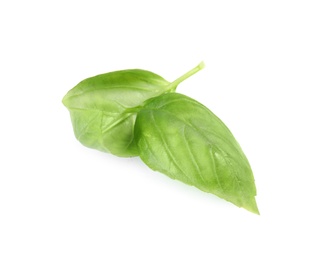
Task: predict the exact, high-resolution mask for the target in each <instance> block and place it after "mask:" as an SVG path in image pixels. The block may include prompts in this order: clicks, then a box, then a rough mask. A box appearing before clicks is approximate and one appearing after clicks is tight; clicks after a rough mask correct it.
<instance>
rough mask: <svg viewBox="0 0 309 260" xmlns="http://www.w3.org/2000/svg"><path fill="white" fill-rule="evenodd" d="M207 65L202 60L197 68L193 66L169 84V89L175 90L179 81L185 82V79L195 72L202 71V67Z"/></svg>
mask: <svg viewBox="0 0 309 260" xmlns="http://www.w3.org/2000/svg"><path fill="white" fill-rule="evenodd" d="M204 67H205V64H204V62H203V61H202V62H201V63H200V64H199V65H197V66H196V67H195V68H193V69H192V70H190V71H188V72H187V73H185V74H184V75H182V76H181V77H179V78H178V79H176V80H174V81H173V82H172V83H170V84H169V85H168V88H167V89H168V90H175V89H176V88H177V86H178V85H179V83H181V82H183V81H184V80H185V79H187V78H189V77H191V76H192V75H193V74H195V73H196V72H198V71H200V70H201V69H203V68H204Z"/></svg>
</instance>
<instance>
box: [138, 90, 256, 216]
mask: <svg viewBox="0 0 309 260" xmlns="http://www.w3.org/2000/svg"><path fill="white" fill-rule="evenodd" d="M135 138H136V143H137V146H138V149H139V154H140V157H141V159H142V160H143V161H144V162H145V163H146V164H147V165H148V166H149V167H150V168H152V169H153V170H155V171H160V172H162V173H164V174H166V175H167V176H169V177H171V178H173V179H177V180H180V181H182V182H184V183H186V184H189V185H193V186H195V187H197V188H199V189H201V190H202V191H205V192H210V193H213V194H215V195H217V196H219V197H221V198H223V199H225V200H227V201H230V202H232V203H234V204H235V205H237V206H239V207H243V208H245V209H247V210H249V211H251V212H254V213H257V214H258V208H257V205H256V201H255V195H256V188H255V183H254V177H253V173H252V170H251V167H250V165H249V162H248V160H247V158H246V156H245V155H244V153H243V151H242V150H241V148H240V146H239V144H238V143H237V141H236V140H235V138H234V137H233V135H232V133H231V132H230V130H229V129H228V128H227V127H226V126H225V125H224V123H223V122H222V121H221V120H220V119H219V118H218V117H217V116H215V115H214V114H213V113H212V112H211V111H210V110H209V109H207V108H206V107H205V106H204V105H202V104H200V103H198V102H197V101H195V100H193V99H191V98H189V97H187V96H184V95H181V94H176V93H167V94H164V95H161V96H159V97H156V98H153V99H151V100H149V101H148V102H147V104H145V106H144V107H143V108H142V110H140V112H139V113H138V115H137V119H136V123H135Z"/></svg>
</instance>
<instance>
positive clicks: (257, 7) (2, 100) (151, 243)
mask: <svg viewBox="0 0 309 260" xmlns="http://www.w3.org/2000/svg"><path fill="white" fill-rule="evenodd" d="M307 4H308V1H298V0H293V1H292V0H291V1H284V0H281V1H275V0H265V1H264V0H260V1H248V0H244V1H240V0H234V1H229V0H226V1H223V0H221V1H220V0H218V1H194V0H190V1H168V0H164V1H158V0H156V1H136V0H131V1H106V0H105V1H89V0H87V1H63V0H62V1H1V4H0V29H1V30H0V38H1V40H0V46H1V47H0V88H1V92H0V113H1V128H0V150H1V157H0V158H1V159H0V259H1V260H9V259H32V260H35V259H40V260H41V259H44V260H45V259H58V260H60V259H66V260H67V259H74V260H78V259H92V260H96V259H112V260H113V259H169V260H170V259H214V260H216V259H238V260H243V259H251V260H255V259H282V258H283V257H284V259H298V260H302V259H309V252H308V250H309V249H308V240H309V238H308V233H309V224H308V219H309V214H308V205H309V202H308V201H309V188H308V185H309V184H308V181H309V178H308V175H309V170H308V156H309V152H308V151H309V148H308V147H309V140H308V132H309V127H308V112H309V105H308V97H309V96H308V92H307V90H308V87H309V73H308V72H309V47H308V46H309V15H308V13H309V8H308V5H307ZM201 60H204V61H205V63H206V68H205V69H204V70H203V71H201V72H199V73H198V74H196V75H195V76H193V77H192V78H190V79H188V80H187V81H186V82H184V83H182V84H181V85H180V86H179V88H178V91H179V92H180V93H183V94H186V95H189V96H191V97H193V98H195V99H197V100H198V101H200V102H202V103H203V104H205V105H206V106H207V107H209V108H210V109H211V110H212V111H213V112H214V113H216V114H217V115H218V116H219V117H220V118H221V119H222V120H223V121H224V122H225V123H226V124H227V125H228V127H229V128H230V129H231V130H232V132H233V133H234V135H235V137H236V138H237V140H238V141H239V143H240V144H241V146H242V148H243V150H244V151H245V153H246V155H247V157H248V158H249V161H250V163H251V165H252V168H253V170H254V175H255V179H256V186H257V190H258V196H257V202H258V206H259V209H260V212H261V215H260V216H257V215H254V214H252V213H250V212H247V211H246V210H243V209H240V208H237V207H236V206H234V205H232V204H230V203H228V202H225V201H223V200H221V199H219V198H217V197H215V196H212V195H210V194H206V193H203V192H201V191H199V190H197V189H195V188H193V187H189V186H186V185H184V184H182V183H180V182H177V181H173V180H171V179H169V178H167V177H166V176H164V175H162V174H160V173H157V172H153V171H151V170H150V169H148V168H147V167H146V166H145V165H144V164H143V163H142V162H141V161H140V160H139V159H138V158H131V159H123V158H118V157H114V156H111V155H109V154H104V153H100V152H98V151H95V150H91V149H88V148H85V147H84V146H82V145H81V144H80V143H79V142H78V141H76V140H75V138H74V135H73V131H72V127H71V123H70V118H69V113H68V111H67V110H66V108H65V107H64V106H63V105H62V103H61V99H62V97H63V96H64V95H65V93H66V92H67V91H68V90H69V89H70V88H72V87H74V86H75V85H76V84H77V83H78V82H79V81H81V80H82V79H84V78H87V77H89V76H93V75H96V74H100V73H105V72H108V71H113V70H119V69H129V68H142V69H147V70H151V71H153V72H155V73H158V74H160V75H161V76H163V77H164V78H166V79H167V80H170V81H172V80H174V79H175V78H177V77H178V76H180V75H181V74H183V73H184V72H186V71H187V70H189V69H191V68H192V67H194V66H195V65H197V64H198V63H199V62H200V61H201Z"/></svg>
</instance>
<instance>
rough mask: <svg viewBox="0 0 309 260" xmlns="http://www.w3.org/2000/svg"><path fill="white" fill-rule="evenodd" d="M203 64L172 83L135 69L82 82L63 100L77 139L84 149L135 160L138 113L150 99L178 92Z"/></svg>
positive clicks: (148, 72) (136, 153)
mask: <svg viewBox="0 0 309 260" xmlns="http://www.w3.org/2000/svg"><path fill="white" fill-rule="evenodd" d="M202 68H203V63H201V64H199V65H198V66H197V67H195V68H194V69H192V70H190V71H189V72H187V73H186V74H185V75H183V76H182V77H180V78H178V79H177V80H175V81H173V82H172V83H170V82H168V81H166V80H165V79H163V78H162V77H160V76H159V75H157V74H155V73H152V72H150V71H145V70H139V69H132V70H122V71H115V72H110V73H106V74H101V75H97V76H95V77H91V78H88V79H85V80H83V81H82V82H80V83H79V84H78V85H77V86H75V87H74V88H73V89H71V90H70V91H69V92H68V93H67V94H66V95H65V97H64V98H63V100H62V102H63V104H64V105H65V106H66V107H67V108H68V109H69V111H70V115H71V121H72V125H73V129H74V134H75V136H76V138H77V139H78V140H79V141H80V142H81V143H82V144H83V145H85V146H87V147H90V148H95V149H98V150H101V151H104V152H109V153H112V154H114V155H117V156H123V157H127V156H136V155H138V151H137V147H136V144H135V142H134V138H133V137H134V134H133V130H134V122H135V118H136V111H138V109H139V107H140V106H142V105H143V102H144V101H146V100H148V99H149V98H152V97H155V96H159V95H161V94H162V93H165V92H172V91H175V89H176V87H177V85H178V84H179V83H180V82H182V81H183V80H185V79H186V78H188V77H189V76H191V75H193V74H194V73H196V72H197V71H199V70H200V69H202Z"/></svg>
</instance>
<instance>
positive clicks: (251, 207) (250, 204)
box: [243, 197, 260, 215]
mask: <svg viewBox="0 0 309 260" xmlns="http://www.w3.org/2000/svg"><path fill="white" fill-rule="evenodd" d="M243 208H244V209H246V210H248V211H250V212H252V213H254V214H256V215H260V211H259V209H258V206H257V203H256V200H255V197H252V198H251V199H250V200H248V201H246V204H244V205H243Z"/></svg>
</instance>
